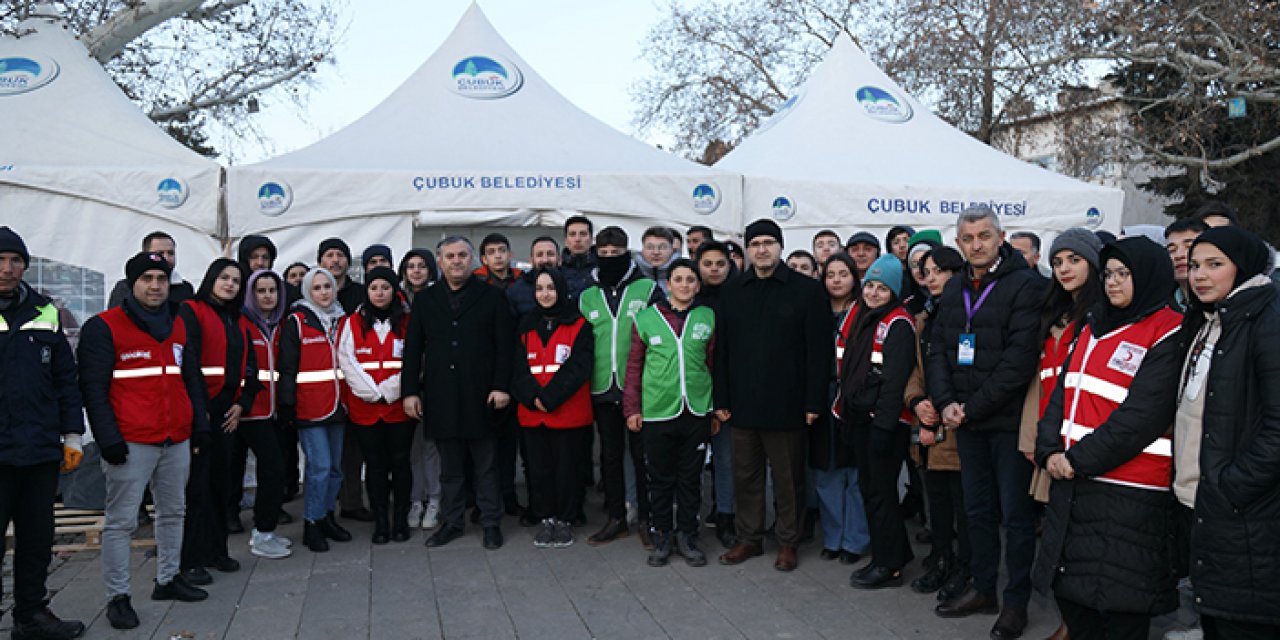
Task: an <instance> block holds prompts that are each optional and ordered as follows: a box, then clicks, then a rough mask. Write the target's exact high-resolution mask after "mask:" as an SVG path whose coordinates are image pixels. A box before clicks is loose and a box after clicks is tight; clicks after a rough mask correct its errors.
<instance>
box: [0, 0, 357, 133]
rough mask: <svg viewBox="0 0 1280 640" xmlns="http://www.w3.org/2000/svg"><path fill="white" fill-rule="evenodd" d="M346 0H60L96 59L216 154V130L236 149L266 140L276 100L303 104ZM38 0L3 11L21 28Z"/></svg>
mask: <svg viewBox="0 0 1280 640" xmlns="http://www.w3.org/2000/svg"><path fill="white" fill-rule="evenodd" d="M339 2H341V0H307V1H306V2H302V1H298V0H59V1H58V2H53V3H50V4H51V6H52V7H53V8H54V9H56V10H57V12H58V13H59V15H61V16H62V17H63V18H64V19H65V21H66V23H67V26H68V27H69V28H71V29H72V31H73V32H75V33H76V34H78V36H79V37H80V40H81V42H82V43H84V45H85V47H86V48H87V49H88V50H89V53H90V55H92V56H93V57H94V58H95V59H97V60H98V61H99V62H101V63H102V64H103V66H104V67H105V68H106V69H107V71H108V72H109V73H110V74H111V76H112V77H113V78H114V79H115V81H116V83H117V84H119V85H120V87H121V88H122V89H123V90H124V91H125V93H126V94H128V95H129V96H130V97H131V98H132V99H134V100H135V101H136V102H138V103H139V105H140V106H141V107H142V109H143V110H144V111H146V112H147V114H148V115H149V116H150V117H151V119H153V120H155V121H156V122H157V123H158V124H160V125H161V126H164V127H165V128H166V129H168V130H169V131H170V133H171V134H173V135H175V137H177V138H178V139H179V140H181V141H183V142H185V143H187V144H188V145H189V146H192V147H193V148H195V149H197V150H200V151H203V152H206V153H209V152H212V151H213V150H212V149H211V148H209V147H208V146H207V145H206V144H205V141H206V136H207V134H208V131H207V129H208V128H209V127H210V125H212V126H213V127H214V128H216V129H218V130H219V131H220V132H221V133H222V134H223V135H222V138H223V143H224V145H230V146H232V147H234V146H235V145H236V144H237V142H238V141H242V140H244V138H246V137H249V138H257V139H258V140H261V139H262V136H261V135H260V132H258V131H257V129H256V128H255V126H254V121H253V118H252V114H254V113H256V112H257V111H258V110H259V109H260V108H261V107H262V105H263V104H264V103H266V102H269V101H289V102H291V103H293V104H295V105H297V106H299V107H300V106H302V105H303V104H304V101H305V98H306V89H308V88H309V87H310V86H311V82H312V75H313V73H314V72H315V71H316V69H317V68H318V66H319V65H320V64H322V63H325V62H331V61H332V56H333V47H334V44H335V42H336V40H337V38H338V36H339V35H340V34H339V26H338V25H339V22H340V19H339V16H338V12H339V6H338V3H339ZM37 5H38V3H37V2H36V0H13V1H11V2H9V3H7V4H6V6H5V7H4V8H0V30H4V31H13V30H14V29H16V26H17V22H18V21H19V20H21V19H22V18H24V17H26V16H27V15H29V14H30V13H31V12H32V11H33V10H35V9H36V7H37Z"/></svg>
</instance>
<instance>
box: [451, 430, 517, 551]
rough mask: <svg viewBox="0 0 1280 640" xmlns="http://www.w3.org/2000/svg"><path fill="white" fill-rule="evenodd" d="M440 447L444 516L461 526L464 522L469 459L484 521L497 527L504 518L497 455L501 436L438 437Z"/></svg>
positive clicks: (478, 503)
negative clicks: (496, 462) (498, 437)
mask: <svg viewBox="0 0 1280 640" xmlns="http://www.w3.org/2000/svg"><path fill="white" fill-rule="evenodd" d="M436 448H437V449H439V450H440V494H441V495H440V520H441V522H442V523H444V524H448V525H452V526H455V527H457V528H459V529H461V528H463V526H464V519H463V515H464V513H465V512H466V506H467V495H466V491H465V490H464V489H465V485H466V478H467V461H468V460H469V461H470V462H471V486H472V487H473V488H474V489H475V496H476V506H478V507H479V508H480V525H481V526H485V527H496V526H498V523H499V522H501V520H502V493H501V492H500V491H499V490H498V468H497V465H496V464H495V458H496V457H497V452H498V439H497V438H496V437H489V438H474V439H462V438H437V439H436Z"/></svg>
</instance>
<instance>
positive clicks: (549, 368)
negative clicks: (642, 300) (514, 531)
mask: <svg viewBox="0 0 1280 640" xmlns="http://www.w3.org/2000/svg"><path fill="white" fill-rule="evenodd" d="M533 287H534V291H533V296H534V303H535V305H536V306H535V308H534V309H533V310H532V311H530V312H528V313H526V314H525V315H524V316H523V317H522V318H520V324H519V325H518V327H517V333H518V335H519V340H520V346H522V347H523V349H516V350H515V356H516V362H515V367H514V371H515V373H514V375H513V377H512V380H511V394H512V397H514V398H515V401H516V403H517V405H516V417H517V419H518V421H519V424H520V427H521V428H520V434H521V437H523V438H524V443H525V451H526V452H527V455H528V456H529V460H528V464H529V474H530V476H531V477H530V482H529V509H530V511H531V512H532V513H533V514H534V515H535V517H540V518H542V525H541V527H540V528H539V530H538V532H537V533H536V534H534V537H533V545H534V546H535V547H543V548H545V547H567V546H569V545H571V544H573V541H574V536H573V528H572V525H571V523H572V522H573V520H574V518H576V517H577V516H578V513H580V512H581V511H582V498H583V496H582V472H581V469H580V467H581V460H582V458H583V456H586V455H589V454H588V453H587V452H586V447H587V443H588V442H590V440H589V436H590V434H591V423H592V407H591V385H590V382H591V369H592V366H593V365H594V363H595V334H594V333H593V332H592V331H591V327H590V326H589V325H587V321H586V319H584V318H583V317H582V314H581V313H579V312H578V306H577V305H575V304H573V301H572V299H570V297H569V285H568V282H567V281H566V280H565V278H564V274H563V273H562V272H561V271H560V270H559V269H548V268H542V267H540V268H539V269H538V270H537V271H535V272H533Z"/></svg>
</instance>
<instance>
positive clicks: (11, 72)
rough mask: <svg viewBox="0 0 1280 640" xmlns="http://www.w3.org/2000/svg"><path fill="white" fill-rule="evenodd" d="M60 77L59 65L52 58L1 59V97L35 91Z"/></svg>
mask: <svg viewBox="0 0 1280 640" xmlns="http://www.w3.org/2000/svg"><path fill="white" fill-rule="evenodd" d="M56 77H58V63H56V62H54V61H53V60H52V59H51V58H44V57H27V56H10V57H6V58H0V96H12V95H17V94H19V93H26V92H28V91H34V90H36V89H39V88H40V87H43V86H44V85H46V84H49V83H50V82H53V79H54V78H56Z"/></svg>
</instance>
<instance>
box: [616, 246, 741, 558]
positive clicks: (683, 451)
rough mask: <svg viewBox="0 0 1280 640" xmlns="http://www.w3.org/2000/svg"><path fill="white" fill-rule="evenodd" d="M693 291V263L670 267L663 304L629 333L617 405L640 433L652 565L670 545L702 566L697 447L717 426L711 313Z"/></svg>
mask: <svg viewBox="0 0 1280 640" xmlns="http://www.w3.org/2000/svg"><path fill="white" fill-rule="evenodd" d="M700 288H701V278H700V277H699V275H698V269H697V267H695V266H694V264H693V262H692V261H690V260H687V259H684V258H681V259H679V260H676V261H675V262H673V263H671V269H670V271H669V272H668V279H667V289H668V297H667V299H666V300H663V301H661V302H659V303H658V304H655V305H653V306H651V307H649V308H648V309H645V310H644V311H641V312H640V313H638V314H636V320H635V327H634V328H633V329H632V331H631V354H630V355H629V356H628V358H627V378H626V387H625V389H624V394H623V400H622V405H623V410H624V412H625V413H626V415H627V428H628V429H630V430H631V431H632V432H633V433H642V434H643V435H644V448H645V453H646V458H647V460H648V463H649V488H650V490H651V492H652V493H651V495H652V500H653V512H652V514H651V516H650V522H651V523H652V524H653V551H652V552H651V553H650V554H649V565H650V566H653V567H661V566H663V565H665V564H667V559H668V558H670V557H671V551H672V548H673V547H674V549H675V551H676V552H677V553H679V554H680V555H681V556H684V559H685V560H686V561H687V562H688V563H689V564H690V565H691V566H695V567H701V566H705V565H706V564H707V556H706V554H704V553H703V552H702V550H701V549H699V548H698V510H699V508H700V507H701V502H700V495H701V487H700V484H701V483H700V480H701V478H702V459H703V458H702V453H701V452H700V451H698V446H699V445H701V444H702V443H704V442H706V441H707V438H709V437H710V436H711V434H712V433H713V432H714V431H717V430H718V428H719V425H718V424H713V422H714V421H713V420H712V418H711V408H712V407H711V405H712V402H711V395H712V394H711V392H712V384H711V349H712V346H713V344H714V340H715V326H716V314H715V312H714V311H712V310H711V307H708V306H704V305H702V304H699V303H698V302H697V301H696V300H695V298H696V296H697V295H698V290H699V289H700ZM673 499H674V501H675V503H676V519H675V522H674V523H673V522H672V518H671V503H672V500H673ZM673 524H674V526H673Z"/></svg>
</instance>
